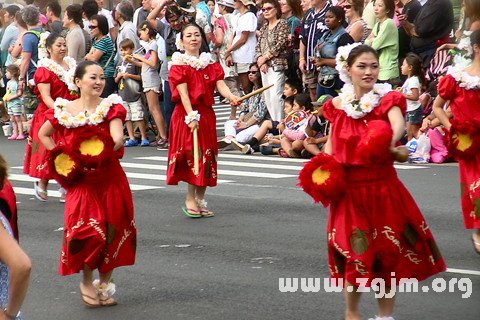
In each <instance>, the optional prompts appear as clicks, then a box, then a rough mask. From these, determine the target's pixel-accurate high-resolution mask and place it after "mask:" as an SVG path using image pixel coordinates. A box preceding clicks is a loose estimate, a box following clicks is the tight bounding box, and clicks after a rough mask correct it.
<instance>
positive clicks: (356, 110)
mask: <svg viewBox="0 0 480 320" xmlns="http://www.w3.org/2000/svg"><path fill="white" fill-rule="evenodd" d="M390 91H392V86H391V85H390V84H388V83H376V84H375V85H374V86H373V89H372V90H371V91H369V92H367V93H366V94H364V95H363V97H362V98H361V99H360V100H358V99H357V98H356V97H355V90H354V88H353V85H352V84H349V83H346V84H345V85H344V86H343V88H342V90H341V91H340V93H339V94H338V96H339V97H340V99H341V100H342V107H343V110H344V111H345V113H346V114H347V116H349V117H351V118H353V119H360V118H363V117H364V116H366V115H367V114H368V113H370V112H372V111H373V109H375V108H376V107H377V106H378V104H379V103H380V100H381V99H382V97H383V96H385V95H386V94H387V93H389V92H390Z"/></svg>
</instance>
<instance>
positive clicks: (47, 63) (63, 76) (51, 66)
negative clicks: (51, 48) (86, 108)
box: [38, 56, 78, 91]
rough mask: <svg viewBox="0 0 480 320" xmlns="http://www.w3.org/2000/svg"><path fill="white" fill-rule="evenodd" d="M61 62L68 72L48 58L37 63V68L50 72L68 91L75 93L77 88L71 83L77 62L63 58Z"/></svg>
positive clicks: (69, 58)
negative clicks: (65, 65) (64, 64)
mask: <svg viewBox="0 0 480 320" xmlns="http://www.w3.org/2000/svg"><path fill="white" fill-rule="evenodd" d="M63 61H64V62H65V63H66V64H67V66H68V70H65V69H64V68H63V67H62V66H61V65H59V64H58V63H56V62H55V61H53V60H52V59H49V58H43V59H42V60H40V61H39V62H38V67H44V68H47V69H48V70H50V71H52V72H53V73H55V74H56V75H57V77H58V78H59V79H60V80H61V81H62V82H63V83H65V84H66V85H67V88H68V90H70V91H77V90H78V87H77V86H76V85H75V83H74V82H73V75H74V73H75V69H76V68H77V62H76V61H75V59H73V58H71V57H68V56H67V57H65V58H63Z"/></svg>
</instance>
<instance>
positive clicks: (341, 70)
mask: <svg viewBox="0 0 480 320" xmlns="http://www.w3.org/2000/svg"><path fill="white" fill-rule="evenodd" d="M359 45H361V43H360V42H355V43H352V44H347V45H346V46H342V47H338V49H337V51H338V52H337V55H336V57H335V61H336V65H335V69H337V71H338V76H339V77H340V80H342V81H343V82H345V83H352V79H350V76H349V75H348V72H347V59H348V56H349V55H350V52H351V51H352V50H353V48H355V47H358V46H359Z"/></svg>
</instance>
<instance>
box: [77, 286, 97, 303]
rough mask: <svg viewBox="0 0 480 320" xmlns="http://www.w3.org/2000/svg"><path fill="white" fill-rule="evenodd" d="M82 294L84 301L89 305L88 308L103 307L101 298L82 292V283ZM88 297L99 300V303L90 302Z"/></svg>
mask: <svg viewBox="0 0 480 320" xmlns="http://www.w3.org/2000/svg"><path fill="white" fill-rule="evenodd" d="M80 294H81V295H82V301H83V304H84V305H85V306H86V307H87V308H99V307H101V306H102V305H101V304H100V300H99V299H98V296H97V297H96V298H94V297H92V296H89V295H88V294H86V293H83V292H82V286H81V285H80ZM86 299H90V300H93V301H98V303H90V302H88V301H87V300H86Z"/></svg>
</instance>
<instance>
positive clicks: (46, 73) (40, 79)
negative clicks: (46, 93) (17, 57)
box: [33, 67, 55, 84]
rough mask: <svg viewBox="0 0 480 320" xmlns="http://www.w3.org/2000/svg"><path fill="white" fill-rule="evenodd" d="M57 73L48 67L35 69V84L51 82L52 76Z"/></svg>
mask: <svg viewBox="0 0 480 320" xmlns="http://www.w3.org/2000/svg"><path fill="white" fill-rule="evenodd" d="M54 75H55V74H54V73H53V72H51V71H50V70H48V69H47V68H44V67H40V68H38V69H37V71H35V75H34V76H33V79H34V80H35V84H39V83H48V84H51V83H52V82H53V80H52V76H54Z"/></svg>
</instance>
